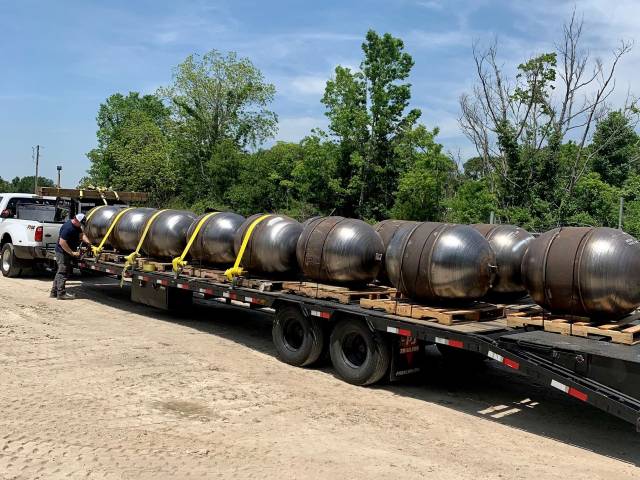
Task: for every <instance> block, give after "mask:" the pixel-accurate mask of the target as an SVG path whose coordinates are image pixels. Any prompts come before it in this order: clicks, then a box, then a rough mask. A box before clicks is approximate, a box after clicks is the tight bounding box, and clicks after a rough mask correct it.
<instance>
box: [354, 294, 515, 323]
mask: <svg viewBox="0 0 640 480" xmlns="http://www.w3.org/2000/svg"><path fill="white" fill-rule="evenodd" d="M360 306H361V307H364V308H371V309H374V310H383V311H385V312H387V313H390V314H393V315H399V316H401V317H408V318H414V319H418V320H432V321H435V322H437V323H439V324H441V325H454V324H457V323H462V322H480V321H485V320H493V319H495V318H498V317H500V316H502V314H503V308H501V307H500V306H498V305H494V304H491V303H483V302H474V303H472V304H470V305H469V306H465V307H463V308H460V307H440V306H438V307H436V306H428V305H423V304H420V303H416V302H412V301H410V300H407V299H362V300H360Z"/></svg>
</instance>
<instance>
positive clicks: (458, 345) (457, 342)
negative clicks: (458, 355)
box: [436, 337, 464, 348]
mask: <svg viewBox="0 0 640 480" xmlns="http://www.w3.org/2000/svg"><path fill="white" fill-rule="evenodd" d="M436 343H439V344H440V345H448V346H449V347H455V348H464V343H463V342H461V341H460V340H449V339H448V338H441V337H436Z"/></svg>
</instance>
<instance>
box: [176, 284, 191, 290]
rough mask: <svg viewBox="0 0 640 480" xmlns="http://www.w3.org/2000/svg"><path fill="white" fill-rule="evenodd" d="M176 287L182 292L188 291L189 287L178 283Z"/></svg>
mask: <svg viewBox="0 0 640 480" xmlns="http://www.w3.org/2000/svg"><path fill="white" fill-rule="evenodd" d="M176 286H177V287H178V288H181V289H183V290H189V285H187V284H186V283H178V284H177V285H176Z"/></svg>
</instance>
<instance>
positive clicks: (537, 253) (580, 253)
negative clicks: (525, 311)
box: [522, 227, 640, 321]
mask: <svg viewBox="0 0 640 480" xmlns="http://www.w3.org/2000/svg"><path fill="white" fill-rule="evenodd" d="M639 272H640V244H639V243H638V240H636V239H635V238H634V237H632V236H631V235H629V234H627V233H624V232H623V231H621V230H614V229H613V228H593V227H563V228H555V229H553V230H549V231H548V232H545V233H543V234H542V235H540V236H539V237H538V238H536V239H535V240H533V242H531V243H530V244H529V248H528V249H527V253H525V255H524V258H523V260H522V275H523V279H524V283H525V286H526V287H527V290H528V292H529V294H530V295H531V297H532V298H533V300H534V301H535V302H536V303H537V304H538V305H540V306H542V307H544V308H546V309H547V310H549V311H550V312H552V313H556V314H569V315H577V316H585V317H594V320H598V318H601V319H602V320H603V321H606V320H611V319H615V318H619V317H622V316H624V315H625V314H627V313H629V312H631V311H633V310H634V309H636V308H637V307H638V305H640V288H638V273H639Z"/></svg>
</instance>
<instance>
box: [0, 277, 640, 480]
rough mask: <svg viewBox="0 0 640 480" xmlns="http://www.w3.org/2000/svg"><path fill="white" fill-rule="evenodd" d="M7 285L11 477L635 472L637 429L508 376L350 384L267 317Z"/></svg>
mask: <svg viewBox="0 0 640 480" xmlns="http://www.w3.org/2000/svg"><path fill="white" fill-rule="evenodd" d="M49 287H50V279H48V278H27V279H14V280H10V279H6V278H0V368H1V373H0V412H1V413H0V478H2V479H36V478H41V479H57V478H73V479H75V478H107V479H154V480H157V479H165V478H171V479H181V478H218V477H220V478H228V477H235V478H274V479H275V478H277V479H289V478H332V479H334V478H352V479H357V478H403V479H407V478H435V479H444V480H446V479H467V478H468V479H474V480H477V479H497V478H505V479H525V478H539V479H551V478H560V479H564V480H566V479H569V478H580V479H587V478H588V479H600V478H601V479H607V480H610V479H616V480H619V479H627V478H629V479H630V478H640V470H638V468H637V466H638V465H639V464H640V435H639V434H636V433H634V431H633V428H632V427H631V426H630V425H627V424H625V423H623V422H621V421H618V420H617V419H615V418H613V417H611V416H609V415H607V414H605V413H603V412H600V411H598V410H596V409H593V408H590V407H588V406H587V407H585V406H584V405H583V404H580V403H578V402H577V401H574V400H573V399H571V398H569V397H565V396H563V395H562V394H561V393H554V392H551V391H549V390H548V389H546V388H541V387H538V386H535V385H533V386H532V385H531V384H530V383H528V382H527V380H526V379H525V378H523V377H522V378H521V377H514V376H513V374H511V373H510V372H505V371H504V370H502V369H501V368H499V367H494V366H488V367H486V368H485V369H483V370H481V371H479V372H460V371H454V370H452V367H450V366H447V365H444V364H443V363H442V359H441V358H439V357H438V356H437V355H436V354H433V355H432V357H431V359H430V363H429V365H430V372H429V373H428V374H427V376H426V378H422V379H414V380H412V381H409V382H403V383H401V384H392V385H384V386H380V387H374V388H359V387H354V386H350V385H348V384H346V383H344V382H342V381H340V380H339V379H337V378H336V377H334V375H333V373H332V371H331V368H330V367H329V366H325V367H321V368H319V369H312V370H311V369H300V368H294V367H290V366H288V365H285V364H283V363H281V362H280V361H278V360H277V358H276V357H275V351H274V348H273V347H272V345H271V339H270V324H269V317H268V316H267V315H264V314H257V313H251V312H246V313H245V312H242V311H240V312H239V311H237V310H233V309H228V308H226V307H222V306H221V307H213V308H211V307H201V308H200V307H199V308H197V309H196V311H195V312H194V313H193V314H191V315H190V316H189V317H188V318H181V319H176V318H175V317H172V316H169V315H167V314H165V313H162V312H158V311H156V310H153V309H150V308H147V307H144V306H140V305H136V304H133V303H131V302H130V301H129V300H128V289H127V288H125V289H120V288H119V287H118V286H117V284H115V283H114V282H113V281H111V280H108V279H103V278H89V279H85V280H84V281H83V283H82V284H80V282H78V281H74V282H72V283H71V288H70V291H73V292H75V293H76V294H77V295H78V297H79V299H77V300H75V301H71V302H58V301H56V300H51V299H49V298H47V295H48V290H49Z"/></svg>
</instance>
